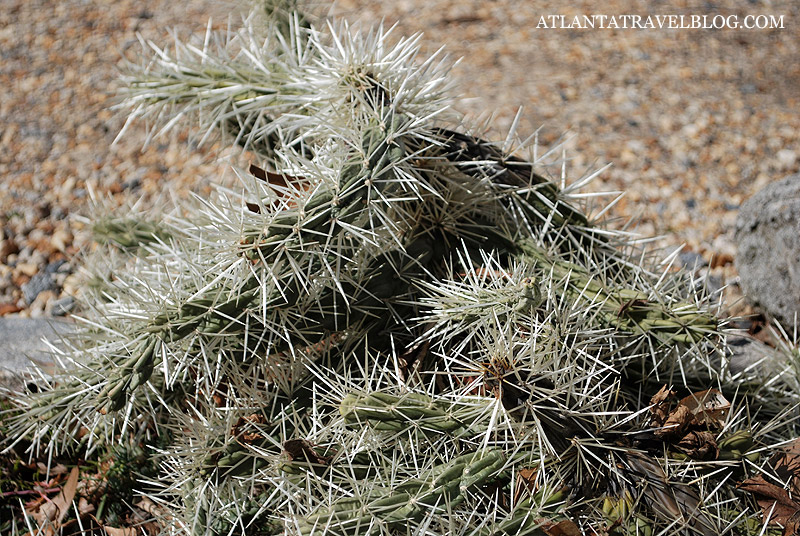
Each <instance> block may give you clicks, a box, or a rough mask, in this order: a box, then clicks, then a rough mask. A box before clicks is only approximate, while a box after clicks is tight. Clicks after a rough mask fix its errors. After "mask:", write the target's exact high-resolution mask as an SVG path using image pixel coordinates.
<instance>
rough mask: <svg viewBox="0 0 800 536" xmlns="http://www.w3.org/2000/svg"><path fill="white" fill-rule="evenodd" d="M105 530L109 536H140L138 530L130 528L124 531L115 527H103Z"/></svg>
mask: <svg viewBox="0 0 800 536" xmlns="http://www.w3.org/2000/svg"><path fill="white" fill-rule="evenodd" d="M103 530H104V531H106V534H108V536H138V533H137V532H136V529H133V528H130V527H126V528H122V529H118V528H114V527H103Z"/></svg>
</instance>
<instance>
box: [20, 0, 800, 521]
mask: <svg viewBox="0 0 800 536" xmlns="http://www.w3.org/2000/svg"><path fill="white" fill-rule="evenodd" d="M287 6H288V7H287ZM284 8H286V9H284ZM392 39H393V38H392V37H391V35H390V32H385V31H383V29H378V30H375V31H371V32H361V31H359V30H358V29H353V28H351V27H349V26H347V25H346V24H344V23H333V22H331V23H329V24H327V25H324V24H320V21H319V19H317V18H315V16H314V13H312V12H311V11H309V12H305V13H303V12H301V11H298V6H297V5H296V3H291V5H290V3H287V4H286V5H282V4H280V3H275V2H268V3H266V4H265V5H259V6H255V7H254V9H253V11H252V13H251V14H250V15H248V16H247V17H246V18H245V19H244V20H243V24H242V27H241V30H239V31H232V30H228V31H225V32H220V33H216V32H212V31H211V30H209V31H208V32H207V34H206V35H205V36H203V37H202V44H201V45H194V44H191V43H189V44H187V43H182V42H180V41H178V42H177V43H176V48H175V51H174V53H173V52H170V51H167V50H165V49H161V48H159V47H157V46H156V45H155V44H151V43H145V49H149V50H151V51H152V52H153V54H152V55H151V56H150V57H149V59H148V60H146V61H145V62H144V63H143V64H142V65H141V66H135V65H132V66H131V69H130V72H129V74H128V75H127V76H126V78H125V82H126V88H127V89H125V93H124V100H123V102H122V105H121V106H122V107H126V108H128V110H129V111H130V118H131V120H132V121H133V120H142V119H143V120H147V121H152V126H153V129H154V130H153V134H154V135H155V134H156V133H157V132H158V131H163V130H165V129H169V128H171V127H173V126H174V125H175V124H177V123H178V120H179V119H183V118H187V117H188V118H194V119H196V120H198V121H199V126H200V127H201V131H202V133H203V134H202V136H203V139H206V138H208V137H209V136H216V135H219V136H221V137H222V139H223V140H225V141H227V142H230V143H231V144H232V145H238V146H240V147H241V148H242V150H246V151H250V153H249V154H250V155H251V157H252V158H255V159H257V163H256V164H253V165H252V166H251V167H250V169H249V172H245V171H240V173H239V176H240V180H241V191H239V192H234V191H232V190H231V189H229V188H223V187H220V189H219V190H218V192H217V194H216V195H215V196H213V197H211V198H209V199H196V200H195V201H194V204H193V205H191V206H190V207H189V208H188V209H187V210H185V211H183V214H188V216H186V215H181V212H180V211H176V212H175V213H174V214H172V215H171V216H170V217H169V218H168V219H166V220H165V221H163V222H153V221H149V220H146V219H141V220H137V219H136V218H133V219H132V218H127V219H125V220H113V219H103V220H100V221H99V222H98V223H97V224H96V225H95V232H96V233H97V235H98V241H99V242H100V244H99V245H98V251H97V253H96V256H95V257H92V256H90V257H88V261H87V266H86V270H87V271H88V272H89V273H92V271H94V272H93V276H92V277H93V279H92V281H93V282H94V283H93V284H92V285H91V286H88V287H87V289H86V293H85V294H84V296H83V302H84V313H83V314H84V316H85V319H86V322H85V324H84V327H83V328H82V330H81V331H79V333H78V334H77V335H76V336H75V337H73V338H72V339H71V340H70V341H69V345H68V346H67V348H66V349H64V350H60V352H61V353H60V354H59V355H58V356H57V357H58V358H59V360H60V361H61V362H62V370H60V371H59V372H58V373H57V374H56V375H55V376H52V377H49V376H45V375H42V377H41V378H40V379H39V388H38V389H39V390H38V392H29V393H24V394H18V395H16V396H15V398H14V402H15V405H16V407H15V409H14V410H13V411H12V412H11V413H10V414H9V416H8V417H7V419H8V422H9V423H10V426H11V429H12V430H13V434H12V437H16V438H18V441H17V442H15V441H14V440H12V441H11V442H10V447H12V448H13V447H14V445H17V444H22V443H21V442H22V441H23V439H22V438H25V439H24V440H25V441H29V442H30V452H31V454H32V455H33V454H36V453H38V452H39V451H46V452H49V453H51V454H52V453H58V452H65V451H70V450H73V451H76V450H81V452H83V453H85V454H86V455H89V456H91V455H93V453H96V452H98V451H99V450H100V447H105V446H108V445H113V444H114V443H116V442H117V441H119V440H120V438H126V440H133V441H134V442H141V443H142V444H145V443H147V442H148V441H149V440H150V439H152V438H155V437H171V438H173V440H172V442H171V443H170V444H169V445H166V446H162V447H159V448H158V449H153V450H151V455H152V457H153V458H154V460H155V461H156V462H157V463H159V464H160V468H161V472H160V474H159V475H158V476H157V477H155V478H148V479H147V480H146V481H142V482H141V483H142V484H143V486H142V493H143V495H144V496H145V497H147V498H148V499H149V500H150V501H151V502H152V503H153V504H155V505H157V506H158V509H159V510H158V514H153V515H154V516H155V518H156V519H155V520H156V522H157V524H158V526H159V527H160V531H161V533H162V534H164V535H167V534H175V535H178V534H191V535H193V536H194V535H198V536H199V535H214V536H222V535H233V534H279V533H287V534H303V535H307V534H317V533H319V534H384V533H402V532H405V533H413V534H422V533H425V534H450V535H458V534H465V535H466V534H482V535H484V534H485V535H499V534H509V535H521V534H540V535H551V534H558V533H565V532H564V531H567V530H569V531H572V532H574V531H583V533H585V534H591V533H596V534H600V533H607V534H674V535H678V534H700V535H704V536H705V535H708V534H723V533H724V534H749V533H751V532H752V530H751V527H750V524H749V522H748V520H747V517H748V516H749V515H750V514H752V513H753V512H756V511H758V506H757V502H756V499H755V498H753V497H752V496H749V495H747V494H746V493H743V492H741V491H740V490H738V491H737V489H736V488H735V483H736V482H737V479H742V478H744V477H745V475H750V474H757V473H761V472H764V471H767V470H768V468H767V467H766V465H765V460H766V457H764V456H761V453H762V452H763V451H764V450H766V449H767V448H768V446H769V445H771V444H773V443H777V442H780V441H784V442H785V441H787V440H789V439H791V438H793V437H794V436H795V435H796V430H795V427H796V425H795V424H794V423H795V421H796V419H794V418H792V413H791V412H792V411H794V410H793V409H792V408H791V407H790V406H791V404H797V402H799V401H800V400H799V399H798V394H797V392H796V390H795V391H792V386H794V385H795V384H796V377H795V375H794V372H793V371H794V370H795V369H794V368H793V365H792V363H795V362H796V360H792V359H793V358H787V366H786V367H785V368H784V369H783V370H781V371H779V373H778V374H777V375H775V376H770V375H764V374H761V375H760V374H759V373H758V372H757V371H752V370H749V371H747V372H746V374H745V375H744V376H742V375H740V376H736V375H733V374H732V373H731V372H730V371H729V370H728V368H727V362H726V353H725V350H726V334H727V327H726V326H727V320H726V319H725V318H724V317H722V316H721V315H720V314H719V311H720V305H719V301H718V298H719V296H710V295H708V294H707V293H706V292H704V291H703V289H702V288H700V287H699V286H698V285H697V281H694V280H693V279H692V276H691V275H690V274H687V273H684V272H681V271H672V270H670V269H669V268H667V269H666V270H659V265H658V264H657V263H656V262H655V260H654V255H655V253H653V252H644V251H641V250H640V249H638V248H637V246H636V244H634V243H632V242H631V241H629V240H628V238H627V235H626V234H625V233H618V232H614V231H612V230H609V229H608V228H606V227H605V226H604V224H603V223H602V222H599V221H594V220H593V219H592V218H591V217H590V216H589V215H587V214H586V213H584V210H583V208H582V207H581V206H580V204H579V203H578V202H577V200H578V199H579V198H577V197H573V196H571V195H570V191H569V189H561V188H560V187H559V186H558V185H556V184H555V183H553V182H551V181H548V180H546V179H545V178H544V177H545V176H546V174H545V172H544V168H545V167H546V166H545V163H544V162H541V161H539V160H537V159H536V158H535V157H534V156H533V154H527V155H526V148H525V147H519V148H517V149H516V150H513V151H512V150H510V149H508V146H506V147H505V148H503V147H501V146H499V145H496V144H493V143H490V142H488V141H485V140H483V139H482V138H481V137H479V136H477V135H475V134H473V133H471V132H470V131H469V130H468V129H467V127H465V126H464V124H462V122H461V120H460V118H458V117H457V116H456V115H455V114H454V113H453V112H451V104H452V102H453V98H452V97H451V96H450V93H449V91H450V82H449V78H448V75H447V69H446V66H445V64H444V63H442V62H441V61H440V60H439V59H437V57H436V56H434V57H433V58H429V59H427V60H424V59H419V37H414V38H411V39H398V40H397V41H396V42H395V43H394V44H392ZM123 132H124V131H123ZM509 139H513V135H511V136H510V137H509ZM112 252H113V254H112ZM109 266H111V268H112V269H111V270H109ZM109 271H111V272H113V274H111V275H110V274H109ZM788 353H791V352H788ZM744 379H746V382H743V381H742V380H744ZM665 385H667V386H670V387H671V388H674V389H676V390H677V391H682V392H683V393H682V394H683V395H687V394H688V395H689V396H688V397H685V398H683V399H682V400H681V401H680V402H678V403H677V404H675V403H674V401H673V398H674V396H675V395H674V393H672V391H670V388H663V387H664V386H665ZM692 393H694V394H692ZM703 393H705V394H703ZM711 394H713V395H714V396H713V397H711ZM712 399H713V400H712ZM787 403H788V404H787ZM756 405H761V406H762V410H761V411H762V415H763V416H765V417H767V418H768V419H769V420H768V422H764V423H759V422H758V421H757V420H753V419H752V418H750V417H752V416H748V411H751V412H754V411H755V409H756ZM783 406H787V407H786V409H784V407H783ZM553 527H561V528H558V529H556V528H553ZM556 530H558V531H559V532H555V531H556ZM759 530H760V529H759Z"/></svg>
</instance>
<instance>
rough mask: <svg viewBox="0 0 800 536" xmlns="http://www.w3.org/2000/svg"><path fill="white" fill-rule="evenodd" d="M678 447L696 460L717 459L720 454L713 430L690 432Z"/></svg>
mask: <svg viewBox="0 0 800 536" xmlns="http://www.w3.org/2000/svg"><path fill="white" fill-rule="evenodd" d="M676 447H678V449H679V450H681V451H682V452H684V453H685V454H686V455H687V456H689V457H691V458H694V459H695V460H716V459H717V456H718V455H719V448H718V447H717V441H716V439H715V438H714V434H712V433H711V432H697V431H693V432H689V433H688V434H686V435H685V436H683V438H682V439H681V440H680V441H679V442H678V444H677V445H676Z"/></svg>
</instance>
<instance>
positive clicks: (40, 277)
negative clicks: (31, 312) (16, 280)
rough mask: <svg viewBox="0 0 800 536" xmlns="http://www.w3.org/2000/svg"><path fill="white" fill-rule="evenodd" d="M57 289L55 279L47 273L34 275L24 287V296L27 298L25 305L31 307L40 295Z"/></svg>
mask: <svg viewBox="0 0 800 536" xmlns="http://www.w3.org/2000/svg"><path fill="white" fill-rule="evenodd" d="M54 288H55V282H54V281H53V277H52V276H51V275H50V274H49V273H47V272H39V273H38V274H36V275H34V276H33V277H32V278H31V280H30V281H28V282H27V283H25V284H24V285H22V294H23V295H24V297H25V303H28V304H30V305H32V304H33V302H34V301H35V300H36V299H37V298H38V296H39V294H41V293H42V292H45V291H51V290H53V289H54Z"/></svg>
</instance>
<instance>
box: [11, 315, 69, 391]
mask: <svg viewBox="0 0 800 536" xmlns="http://www.w3.org/2000/svg"><path fill="white" fill-rule="evenodd" d="M74 329H75V326H74V324H73V323H72V322H65V321H63V320H61V321H59V320H54V319H45V318H18V317H5V318H0V385H3V386H10V385H11V384H12V383H13V382H14V379H15V377H16V376H18V375H20V374H23V373H25V372H26V371H29V370H30V369H31V368H32V367H33V365H34V364H36V365H39V366H41V367H42V368H43V369H44V370H48V369H50V368H52V365H53V360H52V358H51V356H50V349H49V347H48V346H47V344H46V343H45V342H44V340H43V339H47V340H49V341H50V342H52V343H54V344H56V345H57V344H58V343H59V341H60V340H61V339H62V337H63V336H64V335H67V334H69V333H71V332H73V331H74Z"/></svg>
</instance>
